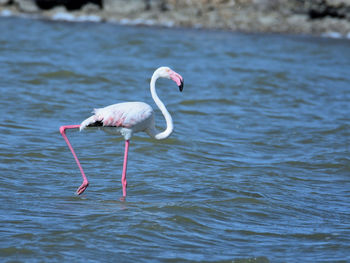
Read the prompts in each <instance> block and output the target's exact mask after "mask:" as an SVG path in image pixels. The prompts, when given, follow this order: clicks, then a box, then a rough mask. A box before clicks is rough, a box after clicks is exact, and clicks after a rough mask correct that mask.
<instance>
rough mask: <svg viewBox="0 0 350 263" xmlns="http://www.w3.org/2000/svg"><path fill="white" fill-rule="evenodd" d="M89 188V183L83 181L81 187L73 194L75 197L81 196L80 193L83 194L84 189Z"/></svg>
mask: <svg viewBox="0 0 350 263" xmlns="http://www.w3.org/2000/svg"><path fill="white" fill-rule="evenodd" d="M88 186H89V182H88V181H83V183H82V185H81V186H79V188H78V189H77V191H76V192H75V193H76V194H77V195H81V194H82V193H84V191H85V189H86V188H87V187H88Z"/></svg>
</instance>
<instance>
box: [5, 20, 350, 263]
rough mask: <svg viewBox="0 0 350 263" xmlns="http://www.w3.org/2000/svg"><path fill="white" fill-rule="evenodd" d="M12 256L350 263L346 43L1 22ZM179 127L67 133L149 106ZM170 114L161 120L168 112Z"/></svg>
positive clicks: (349, 50)
mask: <svg viewBox="0 0 350 263" xmlns="http://www.w3.org/2000/svg"><path fill="white" fill-rule="evenodd" d="M0 32H1V34H0V76H1V82H0V90H1V104H0V105H1V108H0V111H1V122H0V133H1V137H0V155H1V163H0V165H1V166H0V168H1V169H0V170H1V176H0V180H1V184H0V200H1V202H0V257H1V261H14V260H15V261H25V262H38V261H40V262H66V261H74V262H80V261H85V260H88V261H89V262H101V261H102V262H106V261H117V262H199V261H200V262H315V261H316V262H350V245H349V244H350V223H349V222H350V205H349V203H350V202H349V201H350V190H349V189H350V158H349V149H350V147H349V138H350V137H349V136H350V134H349V128H350V117H349V110H350V108H349V99H350V87H349V83H350V75H349V71H350V65H349V61H350V45H349V41H346V40H334V39H333V40H332V39H324V38H311V37H303V36H301V37H298V36H279V35H245V34H239V33H230V32H215V31H198V30H187V29H162V28H145V27H127V26H124V27H122V26H118V25H115V24H103V23H64V22H50V21H40V20H26V19H19V18H1V20H0ZM161 65H168V66H171V67H172V68H173V69H174V70H176V71H177V72H179V73H180V74H182V75H183V77H184V78H185V87H184V92H183V93H180V92H178V89H177V87H176V85H175V84H174V83H172V82H169V81H167V80H161V81H159V82H158V83H157V87H158V92H159V95H160V97H161V98H162V99H163V101H164V102H165V104H166V105H167V107H168V109H169V111H170V112H171V114H172V116H173V119H174V124H175V131H174V133H173V134H172V136H171V137H170V138H169V139H167V140H164V141H155V140H152V139H150V138H148V137H147V135H146V134H137V136H135V137H134V138H133V140H132V142H131V148H130V156H129V166H128V183H129V187H128V198H127V201H126V202H124V203H123V202H120V201H119V197H120V196H121V194H122V191H121V184H120V176H121V170H122V160H123V149H124V144H123V140H122V138H119V137H114V136H111V135H108V134H105V133H103V132H102V131H94V130H90V131H86V132H82V133H79V132H77V131H68V136H69V138H70V140H71V142H72V144H73V146H74V147H75V149H76V151H77V154H78V156H79V157H80V160H81V162H82V165H83V167H84V169H85V171H86V174H87V176H88V178H89V179H90V186H89V188H88V189H87V190H86V192H85V193H84V195H82V196H75V195H74V191H75V190H76V188H77V187H78V186H79V185H80V184H81V181H82V179H81V176H80V173H79V170H78V168H77V166H76V164H75V163H74V159H73V157H72V156H71V153H70V152H69V149H68V147H67V146H66V145H65V142H64V140H63V139H62V137H61V135H60V133H59V131H58V128H59V127H60V126H61V125H66V124H79V123H80V122H81V121H82V120H83V119H85V118H86V117H88V116H89V114H90V112H91V110H92V109H93V108H94V107H103V106H105V105H109V104H113V103H117V102H122V101H135V100H137V101H145V102H147V103H150V104H151V105H153V106H154V107H155V105H154V104H153V102H152V99H151V97H150V93H149V88H148V87H149V80H150V77H151V74H152V73H153V70H154V69H155V68H157V67H158V66H161ZM156 114H157V117H156V121H157V125H158V126H159V127H160V128H162V127H164V120H163V119H162V116H161V114H160V112H159V111H158V110H157V112H156Z"/></svg>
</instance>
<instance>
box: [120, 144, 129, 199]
mask: <svg viewBox="0 0 350 263" xmlns="http://www.w3.org/2000/svg"><path fill="white" fill-rule="evenodd" d="M128 152H129V140H126V141H125V152H124V164H123V174H122V186H123V197H121V198H120V200H121V201H125V198H126V187H127V186H128V183H127V181H126V168H127V165H128Z"/></svg>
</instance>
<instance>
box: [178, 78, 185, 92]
mask: <svg viewBox="0 0 350 263" xmlns="http://www.w3.org/2000/svg"><path fill="white" fill-rule="evenodd" d="M183 89H184V81H183V80H182V81H181V84H180V86H179V90H180V92H182V90H183Z"/></svg>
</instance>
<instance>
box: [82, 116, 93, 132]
mask: <svg viewBox="0 0 350 263" xmlns="http://www.w3.org/2000/svg"><path fill="white" fill-rule="evenodd" d="M95 122H96V116H95V115H92V116H91V117H89V118H87V119H86V120H85V121H83V122H82V123H81V124H80V128H79V130H80V131H82V130H84V129H85V128H86V127H87V126H89V125H91V124H93V123H95Z"/></svg>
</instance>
